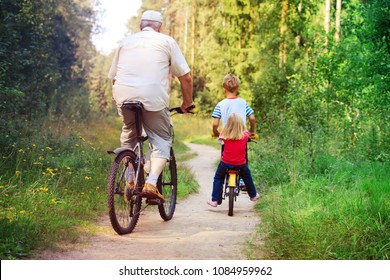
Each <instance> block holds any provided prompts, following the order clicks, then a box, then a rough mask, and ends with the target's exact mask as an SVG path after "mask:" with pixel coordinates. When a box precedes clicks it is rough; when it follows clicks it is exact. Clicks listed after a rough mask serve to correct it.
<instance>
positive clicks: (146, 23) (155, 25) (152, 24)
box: [140, 20, 162, 30]
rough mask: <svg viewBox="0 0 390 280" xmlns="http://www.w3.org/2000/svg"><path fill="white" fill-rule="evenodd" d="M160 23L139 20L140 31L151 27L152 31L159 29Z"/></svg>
mask: <svg viewBox="0 0 390 280" xmlns="http://www.w3.org/2000/svg"><path fill="white" fill-rule="evenodd" d="M161 25H162V23H161V22H158V21H153V20H141V25H140V27H141V30H142V29H144V28H145V27H151V28H153V29H154V30H158V29H159V28H160V27H161Z"/></svg>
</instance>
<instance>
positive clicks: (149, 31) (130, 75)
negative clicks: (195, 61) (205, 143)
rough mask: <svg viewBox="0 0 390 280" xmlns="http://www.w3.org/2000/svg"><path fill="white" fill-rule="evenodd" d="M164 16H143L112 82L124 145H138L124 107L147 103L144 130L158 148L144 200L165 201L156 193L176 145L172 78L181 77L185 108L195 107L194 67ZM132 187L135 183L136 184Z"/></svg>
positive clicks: (123, 45)
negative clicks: (167, 29)
mask: <svg viewBox="0 0 390 280" xmlns="http://www.w3.org/2000/svg"><path fill="white" fill-rule="evenodd" d="M162 22H163V17H162V15H161V13H159V12H156V11H146V12H144V13H143V14H142V18H141V23H140V30H141V31H140V32H137V33H135V34H132V35H129V36H127V37H125V38H124V39H123V40H122V41H121V42H120V43H119V46H118V48H117V50H116V53H115V56H114V59H113V61H112V65H111V68H110V71H109V73H108V77H109V78H110V79H112V84H113V97H114V99H115V102H116V104H117V107H118V112H119V115H121V116H122V119H123V127H122V133H121V137H120V141H121V146H122V147H127V148H132V147H134V145H135V137H134V136H135V133H136V131H135V124H134V120H133V118H134V116H133V115H132V114H131V115H129V114H126V115H124V114H123V112H122V110H121V106H122V104H123V103H124V102H126V101H141V102H142V103H143V105H144V109H143V111H142V115H143V128H144V130H145V132H146V134H147V135H148V137H149V141H150V143H151V144H152V146H153V150H152V153H151V167H150V173H149V175H148V178H147V180H146V182H145V185H144V186H143V190H142V195H143V196H145V197H148V198H152V199H154V198H158V199H160V201H162V202H163V201H164V197H163V196H162V195H161V194H160V193H159V191H158V190H157V188H156V183H157V179H158V177H159V175H160V173H161V172H162V170H163V168H164V165H165V163H166V161H167V160H168V159H169V157H170V148H171V145H172V138H171V124H170V114H169V110H168V107H169V94H168V83H169V75H170V73H172V74H173V75H174V76H176V77H178V79H179V82H180V85H181V91H182V97H183V101H182V104H181V109H182V110H183V111H184V112H186V109H187V108H189V107H190V106H192V105H193V99H192V77H191V75H190V68H189V66H188V64H187V62H186V60H185V58H184V56H183V54H182V52H181V50H180V48H179V46H178V44H177V42H176V41H175V40H174V39H173V38H172V37H170V36H167V35H164V34H162V33H160V30H161V25H162ZM130 183H132V182H130Z"/></svg>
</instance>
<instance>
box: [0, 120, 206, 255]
mask: <svg viewBox="0 0 390 280" xmlns="http://www.w3.org/2000/svg"><path fill="white" fill-rule="evenodd" d="M26 129H27V128H26ZM120 129H121V121H120V119H119V118H107V119H104V118H93V121H88V122H85V123H81V124H72V126H69V125H66V124H64V123H57V124H56V125H54V124H51V125H47V126H40V127H39V128H35V130H34V129H33V130H32V131H28V130H26V135H27V136H28V137H26V138H19V139H18V142H17V143H13V144H11V145H10V146H8V147H7V149H5V150H3V151H2V153H1V158H0V174H1V176H0V239H1V243H0V258H1V259H23V258H30V257H31V256H32V252H33V251H35V250H39V249H43V248H48V247H51V246H55V244H56V242H59V241H61V242H75V241H77V239H78V238H79V236H80V235H81V234H88V233H91V232H92V231H93V230H94V224H95V223H96V220H97V219H98V217H100V216H101V215H105V214H106V212H107V201H106V200H107V199H106V196H107V194H106V184H107V174H108V171H109V168H110V165H111V161H112V160H113V157H112V156H110V155H108V154H107V153H106V151H107V150H112V149H114V148H116V147H118V146H119V134H120ZM38 131H39V133H38ZM177 135H178V137H177V139H176V141H175V144H174V148H175V153H176V156H177V160H178V161H183V160H186V159H189V158H191V157H193V156H194V155H193V154H191V153H188V148H187V147H186V146H185V145H184V144H183V143H182V141H181V140H180V139H186V137H185V135H184V136H183V135H181V134H180V133H178V134H177ZM178 181H179V186H178V189H179V191H178V196H179V199H183V198H185V197H186V196H188V195H189V194H190V193H192V192H196V191H197V188H198V184H197V182H196V181H195V180H194V179H193V176H192V174H191V171H190V170H189V169H188V168H187V167H185V166H181V165H180V164H179V165H178Z"/></svg>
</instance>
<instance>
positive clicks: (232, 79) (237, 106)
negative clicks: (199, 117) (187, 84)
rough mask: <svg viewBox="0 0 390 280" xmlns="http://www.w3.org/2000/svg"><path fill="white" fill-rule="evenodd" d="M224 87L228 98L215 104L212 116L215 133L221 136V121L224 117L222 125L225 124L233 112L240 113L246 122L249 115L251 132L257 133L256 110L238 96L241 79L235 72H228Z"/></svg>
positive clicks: (252, 133) (251, 133)
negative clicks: (219, 128)
mask: <svg viewBox="0 0 390 280" xmlns="http://www.w3.org/2000/svg"><path fill="white" fill-rule="evenodd" d="M222 87H223V92H224V94H225V96H226V98H225V99H224V100H222V101H220V102H219V103H218V104H217V106H215V108H214V111H213V113H212V117H213V118H214V122H213V133H214V135H215V136H219V131H218V126H219V121H220V120H221V119H222V126H225V124H226V122H227V119H228V117H229V116H230V115H231V114H232V113H236V114H238V115H240V116H241V118H242V119H243V120H244V123H246V117H248V119H249V124H250V126H249V133H250V135H251V136H252V135H255V128H256V119H255V116H254V111H253V109H252V108H251V107H249V106H248V104H247V103H246V101H245V100H244V99H242V98H240V97H238V90H239V87H240V79H239V78H238V77H237V76H235V75H233V74H227V75H226V76H225V77H224V78H223V82H222Z"/></svg>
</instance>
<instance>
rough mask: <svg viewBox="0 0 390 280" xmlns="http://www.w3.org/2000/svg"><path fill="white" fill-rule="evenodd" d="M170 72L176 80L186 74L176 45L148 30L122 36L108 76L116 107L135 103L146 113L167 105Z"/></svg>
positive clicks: (167, 37) (187, 67) (186, 65)
mask: <svg viewBox="0 0 390 280" xmlns="http://www.w3.org/2000/svg"><path fill="white" fill-rule="evenodd" d="M170 70H171V71H172V74H173V75H175V76H176V77H181V76H183V75H185V74H187V73H189V72H190V68H189V66H188V64H187V62H186V60H185V57H184V55H183V54H182V52H181V50H180V48H179V46H178V44H177V42H176V41H175V40H174V39H173V38H172V37H170V36H168V35H165V34H161V33H159V32H156V31H154V30H153V29H152V28H150V27H146V28H144V29H143V30H142V31H141V32H138V33H135V34H132V35H129V36H127V37H125V38H124V39H123V40H122V41H121V43H120V44H119V46H118V48H117V50H116V53H115V56H114V59H113V62H112V65H111V68H110V71H109V73H108V77H109V78H110V79H115V80H116V81H115V85H114V86H113V95H114V99H115V101H116V103H117V104H118V105H119V106H120V105H121V104H122V103H123V102H124V101H126V100H138V101H141V102H142V103H143V104H144V108H145V109H146V110H148V111H160V110H162V109H164V108H167V107H168V106H169V95H168V81H169V73H170Z"/></svg>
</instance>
